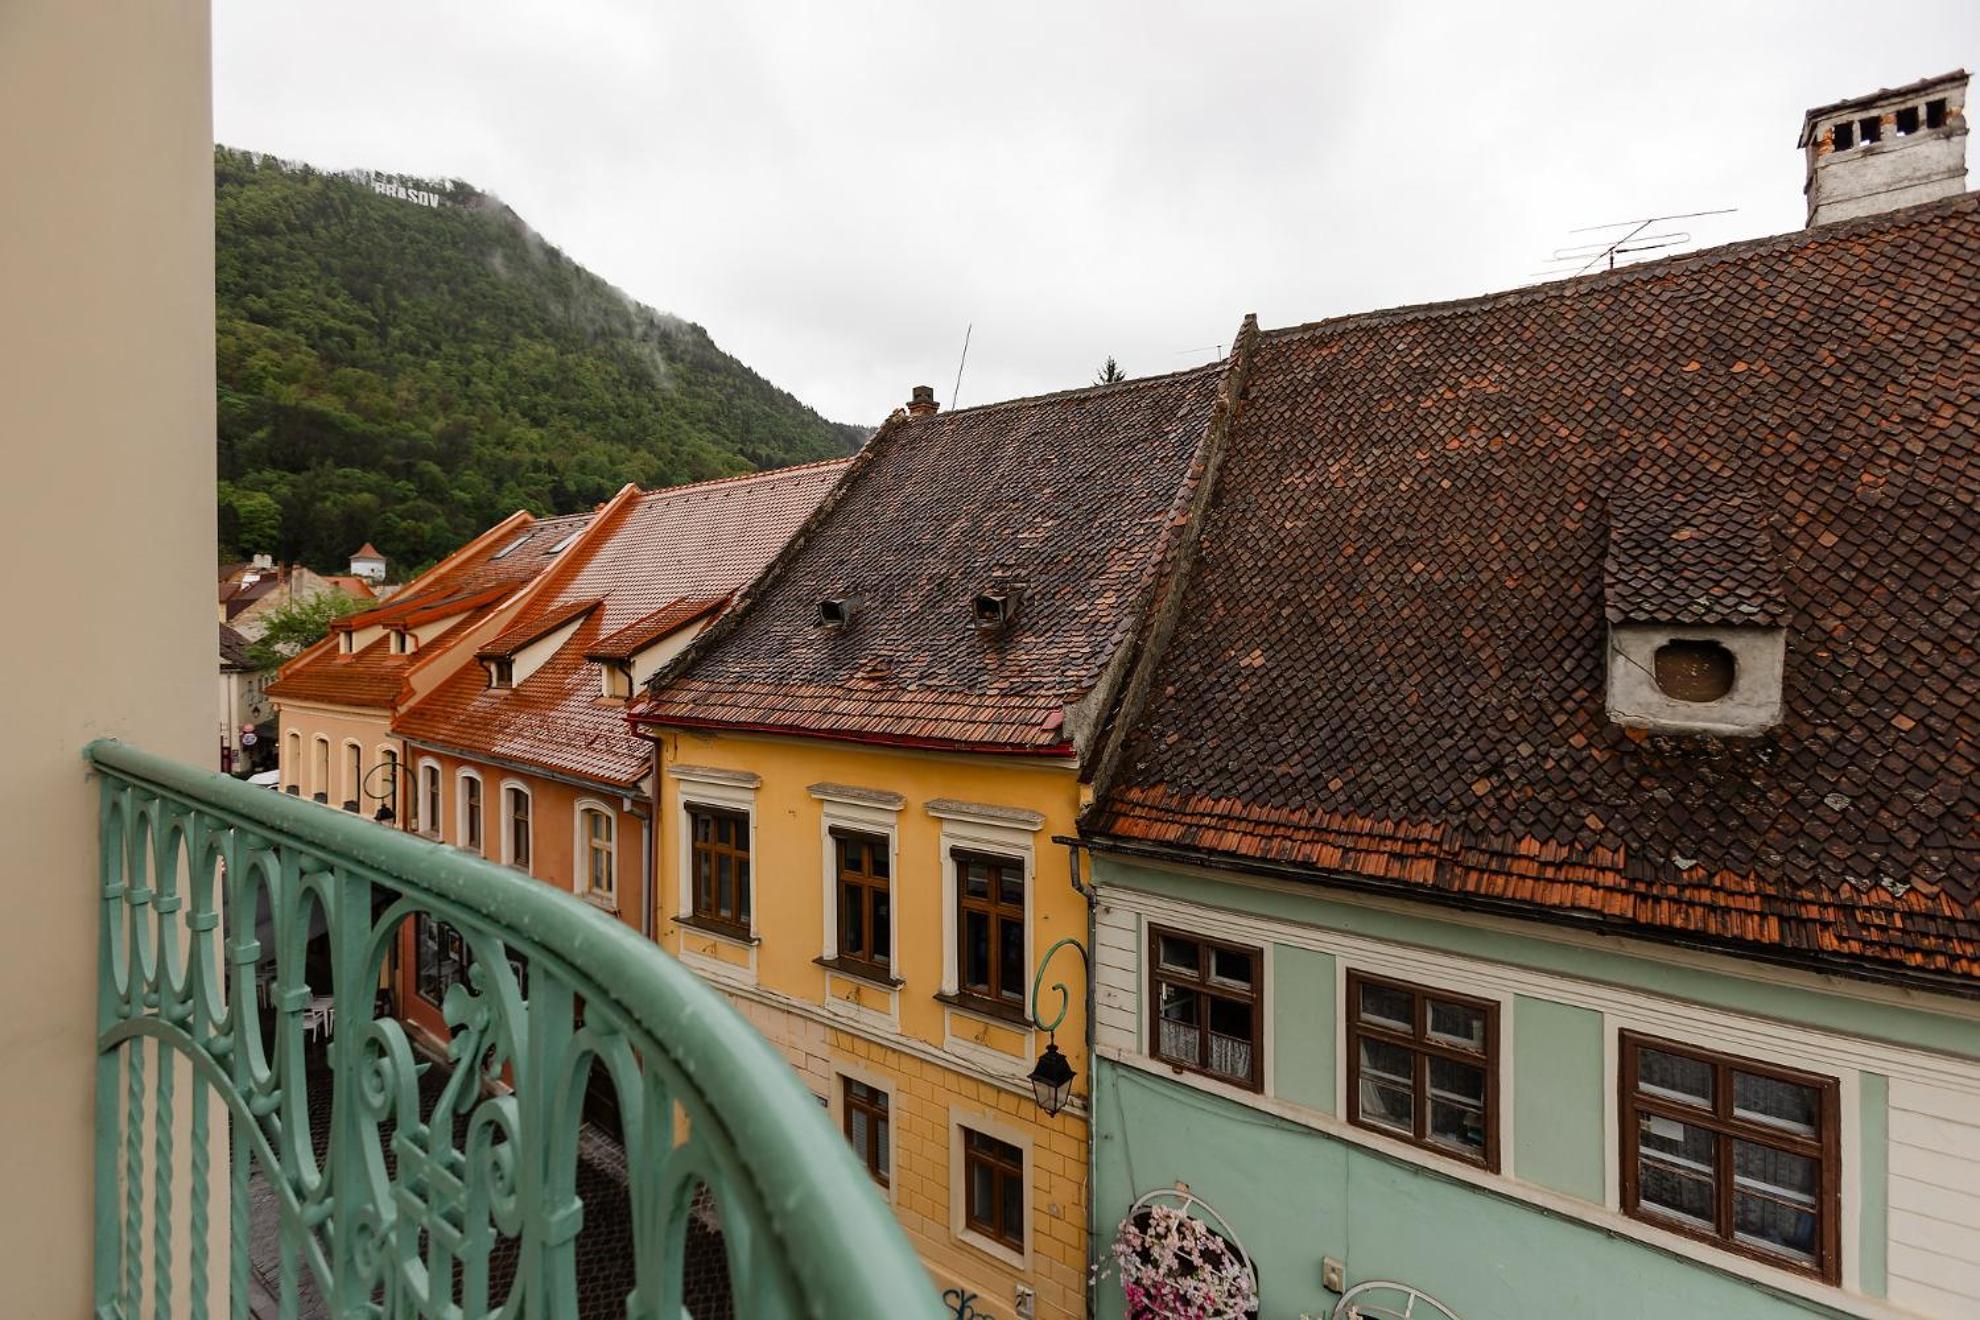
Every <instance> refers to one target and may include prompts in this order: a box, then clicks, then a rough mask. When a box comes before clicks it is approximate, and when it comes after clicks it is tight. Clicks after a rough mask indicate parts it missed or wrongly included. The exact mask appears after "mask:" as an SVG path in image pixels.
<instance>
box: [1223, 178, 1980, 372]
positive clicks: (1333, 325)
mask: <svg viewBox="0 0 1980 1320" xmlns="http://www.w3.org/2000/svg"><path fill="white" fill-rule="evenodd" d="M1976 206H1980V190H1976V191H1973V192H1964V193H1960V194H1958V195H1957V196H1956V197H1941V198H1936V199H1934V200H1932V201H1929V202H1920V203H1918V204H1917V205H1916V206H1906V207H1900V208H1898V209H1897V210H1894V211H1881V212H1879V213H1877V214H1876V215H1868V216H1858V217H1856V218H1855V219H1852V220H1838V221H1836V222H1834V223H1833V224H1826V225H1820V226H1817V227H1814V228H1806V229H1791V230H1788V231H1787V232H1785V233H1780V234H1763V235H1761V236H1759V237H1757V238H1743V239H1739V240H1737V241H1735V242H1731V243H1721V244H1719V245H1718V246H1717V247H1709V248H1699V249H1698V250H1697V251H1694V252H1682V253H1678V254H1677V255H1675V256H1669V257H1659V258H1657V259H1656V260H1655V261H1640V262H1637V263H1636V264H1635V265H1631V266H1621V267H1618V268H1617V269H1615V270H1603V271H1596V272H1594V273H1593V274H1590V275H1570V276H1567V277H1565V278H1563V279H1558V280H1549V281H1547V282H1545V283H1542V284H1526V285H1521V286H1519V287H1517V288H1512V289H1498V290H1494V291H1493V292H1490V293H1480V294H1473V295H1472V296H1470V297H1468V298H1451V299H1446V300H1444V301H1441V302H1424V303H1403V304H1400V305H1398V306H1395V307H1379V308H1373V309H1371V310H1368V311H1361V312H1344V313H1342V314H1341V315H1339V316H1330V317H1323V318H1322V319H1320V320H1317V321H1305V322H1301V323H1300V324H1297V325H1288V326H1281V327H1279V328H1277V329H1274V330H1267V331H1265V332H1264V334H1263V336H1262V338H1263V339H1264V340H1266V341H1278V340H1284V339H1292V338H1295V337H1299V336H1304V335H1310V334H1318V333H1322V332H1332V331H1339V330H1348V329H1355V328H1359V327H1361V326H1372V325H1393V324H1397V323H1400V322H1405V321H1427V320H1433V319H1436V318H1438V317H1443V316H1458V315H1462V314H1464V313H1467V312H1476V311H1485V310H1489V309H1492V308H1498V307H1506V306H1517V305H1520V304H1523V303H1529V302H1545V301H1547V300H1548V299H1550V298H1559V297H1562V296H1563V295H1568V294H1580V293H1581V292H1583V291H1584V290H1587V289H1591V288H1595V287H1599V286H1606V285H1609V284H1626V283H1629V282H1631V281H1633V280H1639V279H1651V278H1661V277H1665V276H1669V275H1672V274H1675V273H1678V272H1679V268H1681V267H1682V268H1685V269H1686V270H1687V271H1688V270H1689V269H1691V268H1697V267H1709V266H1716V265H1719V264H1722V263H1724V262H1727V261H1734V260H1738V259H1739V258H1742V257H1746V256H1751V255H1753V254H1755V253H1758V252H1764V251H1774V250H1778V251H1783V252H1786V251H1792V250H1794V249H1795V248H1797V247H1806V246H1813V245H1814V244H1817V243H1820V242H1825V241H1827V240H1829V239H1835V238H1851V237H1855V236H1857V235H1860V234H1865V233H1874V232H1877V231H1878V230H1882V229H1892V230H1897V229H1904V228H1908V227H1910V226H1912V225H1916V224H1922V223H1925V222H1926V221H1929V220H1933V219H1936V218H1938V216H1939V215H1940V214H1941V213H1945V214H1952V213H1954V212H1957V211H1960V210H1963V209H1971V208H1974V207H1976Z"/></svg>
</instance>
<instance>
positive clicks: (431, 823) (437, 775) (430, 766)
mask: <svg viewBox="0 0 1980 1320" xmlns="http://www.w3.org/2000/svg"><path fill="white" fill-rule="evenodd" d="M428 776H431V778H429V777H428ZM446 785H447V777H446V775H445V774H443V773H442V772H441V769H440V766H439V765H438V764H437V763H436V762H433V761H422V762H420V766H419V792H420V793H422V794H424V795H425V798H426V805H425V807H424V808H422V809H421V810H420V815H419V820H418V821H417V828H418V830H419V832H420V833H422V834H430V835H432V836H433V837H434V838H436V839H437V838H439V837H440V834H441V831H442V829H443V828H444V823H443V822H444V821H445V819H446V815H447V789H446ZM429 816H430V817H431V819H428V817H429Z"/></svg>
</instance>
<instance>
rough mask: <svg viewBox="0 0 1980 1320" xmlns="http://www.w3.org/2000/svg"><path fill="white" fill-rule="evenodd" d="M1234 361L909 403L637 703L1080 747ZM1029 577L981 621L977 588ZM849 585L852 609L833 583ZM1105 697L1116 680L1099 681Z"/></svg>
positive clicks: (992, 744) (872, 730) (944, 743)
mask: <svg viewBox="0 0 1980 1320" xmlns="http://www.w3.org/2000/svg"><path fill="white" fill-rule="evenodd" d="M1227 369H1228V368H1227V364H1224V363H1216V364H1212V365H1210V366H1206V367H1199V368H1195V369H1192V370H1189V371H1184V372H1178V373H1176V374H1173V375H1168V376H1160V377H1154V378H1150V379H1146V380H1138V381H1130V382H1127V383H1125V384H1120V385H1111V386H1105V387H1099V388H1087V389H1079V390H1072V391H1068V392H1065V393H1061V394H1053V395H1047V396H1044V397H1041V398H1035V399H1019V400H1013V401H1011V402H1008V403H1000V404H993V405H990V406H987V407H981V408H966V409H963V410H961V411H958V412H951V413H938V414H935V415H933V416H927V417H920V418H915V419H913V420H900V421H896V422H893V423H890V424H889V425H888V426H886V427H884V428H882V430H881V431H880V432H879V433H878V434H877V435H876V436H875V437H874V438H873V439H872V440H871V441H869V442H868V444H867V447H866V449H865V450H864V451H862V453H861V454H860V456H859V457H858V458H856V459H855V460H854V466H853V470H852V471H851V472H849V473H848V475H847V478H846V481H845V482H844V484H843V485H842V487H841V489H840V491H839V492H838V493H837V494H836V495H835V496H834V502H833V503H832V505H831V506H830V507H829V510H828V511H826V512H824V513H822V514H821V516H820V517H819V518H818V519H816V520H815V521H814V523H813V525H812V526H810V527H808V528H806V529H804V531H803V532H801V533H800V534H799V536H798V537H797V538H796V539H794V540H793V542H792V545H791V547H790V548H789V549H788V550H786V551H785V553H784V554H783V555H782V556H781V557H780V559H779V561H778V562H777V563H776V564H775V565H773V566H772V568H771V569H770V570H768V571H767V572H766V573H765V575H764V577H763V578H762V579H761V580H759V582H758V583H757V584H756V585H755V586H753V587H752V588H751V590H750V592H749V593H747V594H746V595H745V596H744V597H743V598H742V599H741V600H740V601H739V602H738V603H737V605H736V606H735V607H734V608H733V609H732V610H731V611H730V612H729V613H728V614H727V615H725V616H724V617H723V619H722V620H721V621H720V622H718V623H716V624H715V625H714V627H713V628H711V629H710V631H709V633H708V635H707V636H706V637H705V638H704V639H702V640H699V641H697V642H696V643H695V645H694V648H693V649H692V650H691V652H690V653H689V654H688V656H686V657H685V658H684V659H682V660H681V661H680V662H679V663H678V664H677V666H676V667H675V668H674V669H673V670H672V671H671V672H669V673H668V674H666V675H663V677H662V681H661V685H660V686H659V688H658V689H657V690H656V691H655V692H653V693H652V694H650V695H649V696H647V697H646V698H644V699H643V700H642V701H640V702H639V703H637V704H636V705H635V708H634V715H635V718H636V719H638V720H640V721H642V722H645V721H650V722H653V723H656V724H673V725H683V726H720V727H727V728H735V729H750V730H781V731H786V732H793V733H801V734H806V735H813V736H821V737H832V738H843V739H853V740H879V741H885V742H894V743H907V744H916V745H925V746H936V747H950V748H976V749H982V750H995V751H1004V752H1021V753H1033V754H1048V755H1054V756H1065V755H1072V754H1075V752H1076V751H1081V750H1083V749H1080V748H1077V747H1076V739H1075V734H1074V730H1073V729H1071V728H1069V727H1068V724H1069V722H1073V723H1077V721H1074V720H1072V718H1071V717H1072V713H1073V712H1074V711H1075V710H1077V709H1078V708H1080V707H1081V703H1084V702H1086V701H1087V700H1088V698H1090V697H1094V695H1095V693H1096V689H1098V688H1099V687H1100V686H1101V684H1102V681H1103V678H1104V677H1105V675H1106V674H1107V672H1108V667H1109V665H1110V664H1111V663H1112V662H1113V661H1114V660H1115V659H1116V658H1117V657H1118V656H1119V655H1121V654H1122V652H1123V648H1124V647H1125V646H1126V645H1127V643H1128V642H1129V639H1130V637H1131V636H1132V634H1133V632H1134V630H1135V628H1136V627H1137V623H1138V620H1139V618H1140V616H1141V613H1142V611H1143V609H1144V607H1145V605H1146V603H1147V601H1148V599H1149V598H1150V596H1151V594H1152V592H1153V589H1154V583H1155V579H1156V577H1157V574H1158V572H1159V570H1160V568H1161V566H1162V565H1163V564H1164V563H1165V562H1167V559H1168V556H1169V555H1170V553H1171V552H1172V550H1173V548H1174V546H1175V544H1176V541H1177V539H1178V536H1179V531H1180V528H1181V526H1182V523H1183V521H1184V514H1185V513H1186V511H1187V509H1188V508H1189V506H1190V502H1191V499H1192V498H1193V496H1194V494H1195V492H1196V490H1197V489H1198V485H1199V480H1198V479H1199V477H1200V465H1201V462H1202V458H1203V451H1204V442H1205V437H1206V435H1207V434H1208V432H1209V430H1210V426H1211V420H1212V417H1213V414H1215V413H1216V411H1217V401H1218V398H1219V390H1220V386H1221V384H1222V382H1223V380H1224V377H1225V373H1226V371H1227ZM999 583H1003V584H1006V585H1009V584H1021V587H1022V597H1021V600H1020V601H1019V603H1018V609H1017V613H1016V617H1015V619H1014V620H1013V621H1012V622H1011V623H1009V624H1007V625H1004V626H1001V627H990V628H984V627H978V626H977V624H976V621H975V620H974V619H973V617H972V600H973V598H974V597H975V596H976V595H977V593H979V592H982V591H984V590H986V589H987V588H991V587H994V586H997V585H998V584H999ZM826 599H843V600H846V601H848V602H850V607H851V609H852V619H851V622H850V624H849V625H847V626H845V627H843V628H831V627H823V626H821V625H820V613H819V609H820V601H821V600H826ZM1101 699H1102V700H1104V698H1101Z"/></svg>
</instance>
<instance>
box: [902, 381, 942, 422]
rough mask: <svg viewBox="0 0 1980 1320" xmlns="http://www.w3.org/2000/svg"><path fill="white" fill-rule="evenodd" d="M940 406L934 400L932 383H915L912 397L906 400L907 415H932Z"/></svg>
mask: <svg viewBox="0 0 1980 1320" xmlns="http://www.w3.org/2000/svg"><path fill="white" fill-rule="evenodd" d="M941 406H942V405H941V404H939V403H937V402H935V387H934V386H933V385H917V386H915V387H914V397H913V398H911V399H909V400H908V416H910V417H933V416H934V415H935V413H936V412H937V410H939V409H940V408H941Z"/></svg>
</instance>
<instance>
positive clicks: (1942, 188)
mask: <svg viewBox="0 0 1980 1320" xmlns="http://www.w3.org/2000/svg"><path fill="white" fill-rule="evenodd" d="M1966 82H1967V77H1966V70H1964V69H1955V70H1954V71H1953V72H1951V73H1942V74H1940V75H1939V76H1938V77H1936V78H1926V79H1924V80H1923V81H1921V82H1915V83H1911V84H1910V85H1908V86H1905V87H1891V88H1886V89H1885V90H1883V91H1880V92H1872V93H1870V94H1869V95H1868V96H1857V97H1851V98H1850V99H1849V100H1847V101H1837V102H1835V103H1834V104H1832V105H1823V106H1817V107H1816V108H1815V109H1813V110H1810V111H1809V112H1808V113H1807V115H1805V116H1804V117H1803V118H1802V121H1801V141H1800V144H1799V145H1800V146H1801V149H1802V150H1803V151H1804V152H1806V153H1807V156H1808V179H1807V182H1806V184H1804V185H1803V187H1802V191H1803V192H1804V193H1806V194H1807V195H1808V223H1809V225H1810V226H1811V227H1812V226H1814V225H1826V224H1829V223H1831V222H1832V221H1836V220H1853V219H1855V218H1856V217H1857V216H1860V215H1875V214H1877V213H1878V212H1879V211H1894V210H1896V209H1897V208H1898V207H1900V206H1913V205H1916V204H1917V203H1919V202H1930V201H1935V200H1937V199H1938V198H1941V197H1954V196H1957V195H1958V194H1960V193H1963V192H1965V191H1966Z"/></svg>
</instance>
